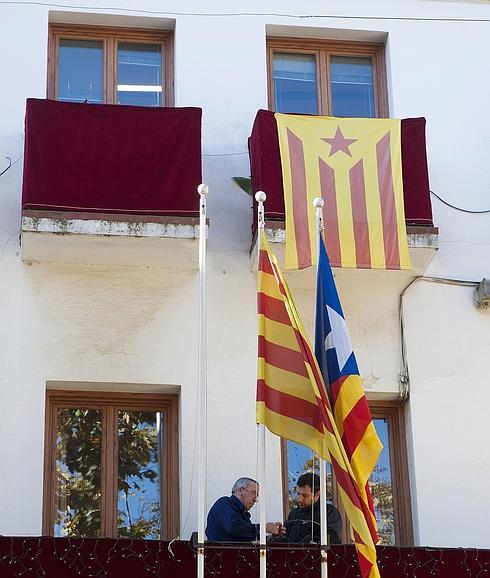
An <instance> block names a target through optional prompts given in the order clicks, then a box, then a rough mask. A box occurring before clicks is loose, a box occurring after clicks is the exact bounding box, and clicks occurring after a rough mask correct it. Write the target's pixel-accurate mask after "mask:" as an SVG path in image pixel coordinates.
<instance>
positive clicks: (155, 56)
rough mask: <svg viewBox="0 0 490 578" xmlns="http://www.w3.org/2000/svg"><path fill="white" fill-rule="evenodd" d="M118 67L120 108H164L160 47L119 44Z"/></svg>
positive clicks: (118, 99) (155, 45) (154, 45)
mask: <svg viewBox="0 0 490 578" xmlns="http://www.w3.org/2000/svg"><path fill="white" fill-rule="evenodd" d="M117 63H118V64H117V102H118V104H137V105H140V106H161V105H162V51H161V46H160V45H158V44H133V43H129V42H120V43H119V45H118V51H117Z"/></svg>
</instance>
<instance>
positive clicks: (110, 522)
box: [43, 390, 179, 540]
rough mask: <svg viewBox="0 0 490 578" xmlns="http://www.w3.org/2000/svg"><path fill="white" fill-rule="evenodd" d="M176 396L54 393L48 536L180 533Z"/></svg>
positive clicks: (49, 409) (49, 403)
mask: <svg viewBox="0 0 490 578" xmlns="http://www.w3.org/2000/svg"><path fill="white" fill-rule="evenodd" d="M177 405H178V401H177V396H175V395H146V394H120V393H112V392H111V393H110V394H108V393H107V394H106V393H96V392H73V391H69V392H67V391H55V390H51V391H49V392H48V394H47V399H46V442H45V448H46V449H45V486H44V507H43V532H44V533H45V534H46V535H51V536H69V537H110V538H114V537H132V538H148V539H158V540H163V539H170V538H174V537H175V536H177V535H178V534H179V522H178V508H179V498H178V496H179V490H178V487H179V483H178V439H177V415H178V414H177Z"/></svg>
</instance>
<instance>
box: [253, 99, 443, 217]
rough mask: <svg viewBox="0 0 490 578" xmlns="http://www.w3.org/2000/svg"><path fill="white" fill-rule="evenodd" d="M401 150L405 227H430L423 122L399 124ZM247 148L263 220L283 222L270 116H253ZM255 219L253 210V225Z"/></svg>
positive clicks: (275, 141)
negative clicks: (260, 194) (260, 196)
mask: <svg viewBox="0 0 490 578" xmlns="http://www.w3.org/2000/svg"><path fill="white" fill-rule="evenodd" d="M401 146H402V170H403V194H404V204H405V220H406V223H407V225H429V226H432V206H431V203H430V192H429V172H428V168H427V151H426V143H425V118H407V119H403V120H402V121H401ZM248 148H249V155H250V168H251V175H252V188H253V191H254V193H255V192H256V191H265V193H266V194H267V201H266V203H265V205H264V207H265V216H266V218H269V219H278V220H279V219H284V191H283V184H282V169H281V157H280V153H279V139H278V135H277V124H276V119H275V116H274V112H272V111H269V110H259V111H258V112H257V115H256V117H255V122H254V125H253V128H252V134H251V136H250V138H249V141H248ZM254 202H255V201H254ZM256 218H257V217H256V210H254V223H255V220H256Z"/></svg>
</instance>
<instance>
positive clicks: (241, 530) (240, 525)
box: [206, 496, 259, 542]
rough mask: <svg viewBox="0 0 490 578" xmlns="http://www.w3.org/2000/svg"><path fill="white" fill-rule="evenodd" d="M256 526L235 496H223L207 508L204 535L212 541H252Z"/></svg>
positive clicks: (255, 537)
mask: <svg viewBox="0 0 490 578" xmlns="http://www.w3.org/2000/svg"><path fill="white" fill-rule="evenodd" d="M258 528H259V525H258V524H252V522H251V521H250V514H249V513H248V512H246V511H245V507H244V505H243V504H242V502H240V500H239V499H238V498H237V497H236V496H224V497H222V498H220V499H219V500H217V501H216V502H215V504H214V506H213V507H212V508H211V509H210V510H209V514H208V523H207V526H206V536H207V537H208V540H211V541H212V542H252V541H253V540H255V539H257V536H258V532H259V529H258Z"/></svg>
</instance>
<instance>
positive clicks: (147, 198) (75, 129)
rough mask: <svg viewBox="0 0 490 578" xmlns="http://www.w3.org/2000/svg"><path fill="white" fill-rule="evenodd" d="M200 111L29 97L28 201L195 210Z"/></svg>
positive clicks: (35, 205)
mask: <svg viewBox="0 0 490 578" xmlns="http://www.w3.org/2000/svg"><path fill="white" fill-rule="evenodd" d="M201 181H202V177H201V109H199V108H150V107H141V106H119V105H107V104H79V103H66V102H57V101H54V100H40V99H32V98H31V99H28V100H27V107H26V117H25V151H24V182H23V191H22V207H23V208H24V209H50V210H70V211H98V212H109V213H136V214H139V213H142V214H145V213H146V214H158V215H165V214H168V215H190V216H193V215H197V214H198V210H199V195H198V194H197V192H196V188H197V186H198V185H199V183H200V182H201Z"/></svg>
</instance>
